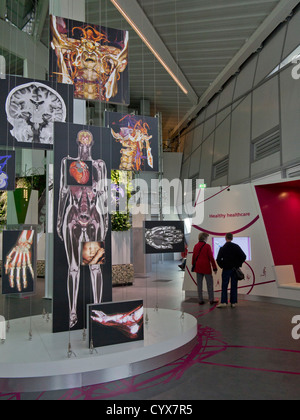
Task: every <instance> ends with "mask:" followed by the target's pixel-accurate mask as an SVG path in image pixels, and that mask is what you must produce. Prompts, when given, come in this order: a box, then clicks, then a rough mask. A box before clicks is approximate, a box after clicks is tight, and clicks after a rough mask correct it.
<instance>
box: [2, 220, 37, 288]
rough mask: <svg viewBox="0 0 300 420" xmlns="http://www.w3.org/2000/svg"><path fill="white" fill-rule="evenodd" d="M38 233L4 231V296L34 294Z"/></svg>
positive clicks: (28, 230)
mask: <svg viewBox="0 0 300 420" xmlns="http://www.w3.org/2000/svg"><path fill="white" fill-rule="evenodd" d="M36 256H37V249H36V232H35V230H34V229H32V228H27V227H24V229H23V230H5V231H3V242H2V261H3V266H2V294H3V295H18V294H23V293H24V294H32V293H34V291H35V284H36Z"/></svg>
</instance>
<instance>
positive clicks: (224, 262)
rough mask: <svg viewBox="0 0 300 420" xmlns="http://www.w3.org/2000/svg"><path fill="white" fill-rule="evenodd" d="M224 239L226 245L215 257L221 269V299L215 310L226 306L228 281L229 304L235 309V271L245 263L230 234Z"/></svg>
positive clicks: (236, 299)
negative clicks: (229, 287)
mask: <svg viewBox="0 0 300 420" xmlns="http://www.w3.org/2000/svg"><path fill="white" fill-rule="evenodd" d="M225 239H226V243H225V245H224V246H222V247H221V248H220V250H219V253H218V256H217V263H218V265H219V267H220V268H222V269H223V271H222V297H221V303H220V304H219V305H218V306H217V308H225V307H227V305H228V286H229V282H230V280H231V289H230V303H231V307H232V308H235V306H236V304H237V303H238V279H237V276H236V269H237V268H240V267H241V266H242V265H243V263H244V262H245V261H246V254H245V253H244V251H243V250H242V248H241V247H240V246H239V245H237V244H235V243H233V242H232V240H233V235H232V233H227V234H226V236H225Z"/></svg>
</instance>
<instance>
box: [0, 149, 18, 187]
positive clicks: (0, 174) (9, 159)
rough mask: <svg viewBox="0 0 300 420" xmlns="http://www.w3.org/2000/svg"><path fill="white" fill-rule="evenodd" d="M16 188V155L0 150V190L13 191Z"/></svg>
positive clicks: (12, 152) (11, 151)
mask: <svg viewBox="0 0 300 420" xmlns="http://www.w3.org/2000/svg"><path fill="white" fill-rule="evenodd" d="M15 186H16V153H15V152H14V151H13V150H0V190H1V191H13V190H14V189H15Z"/></svg>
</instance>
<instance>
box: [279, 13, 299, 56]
mask: <svg viewBox="0 0 300 420" xmlns="http://www.w3.org/2000/svg"><path fill="white" fill-rule="evenodd" d="M299 28H300V10H298V11H297V13H296V14H295V15H294V16H293V19H291V20H290V21H289V22H288V28H287V34H286V40H285V45H284V50H283V58H286V57H287V56H288V55H289V54H290V53H291V52H292V51H294V49H295V48H297V47H298V46H299V44H300V39H299Z"/></svg>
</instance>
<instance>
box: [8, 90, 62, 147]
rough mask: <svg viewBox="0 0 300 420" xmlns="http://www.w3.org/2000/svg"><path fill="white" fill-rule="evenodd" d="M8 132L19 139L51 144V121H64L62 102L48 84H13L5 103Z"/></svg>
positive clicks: (25, 141)
mask: <svg viewBox="0 0 300 420" xmlns="http://www.w3.org/2000/svg"><path fill="white" fill-rule="evenodd" d="M5 109H6V114H7V120H8V122H9V123H10V124H11V125H12V127H13V128H12V130H11V132H10V133H11V135H12V136H13V137H14V138H15V139H16V140H17V141H18V142H23V143H41V144H51V145H52V144H53V124H54V122H55V121H59V122H65V121H66V117H67V110H66V104H65V102H64V100H63V98H62V97H61V96H60V95H59V94H58V93H57V92H56V91H55V90H54V89H52V88H50V87H49V86H46V85H44V84H42V83H39V82H30V83H26V84H23V85H20V86H17V87H16V88H14V89H13V90H12V91H11V92H10V93H9V95H8V97H7V100H6V104H5Z"/></svg>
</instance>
